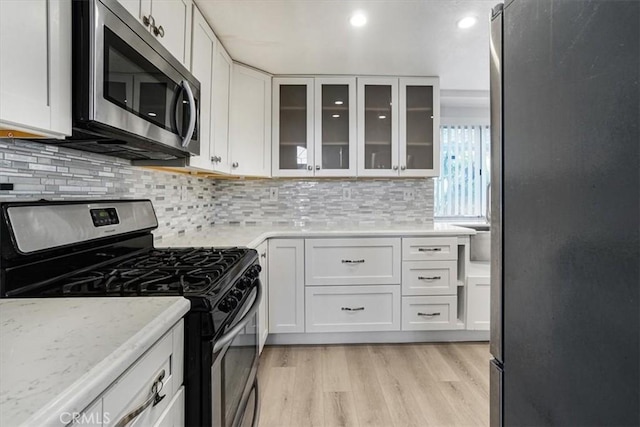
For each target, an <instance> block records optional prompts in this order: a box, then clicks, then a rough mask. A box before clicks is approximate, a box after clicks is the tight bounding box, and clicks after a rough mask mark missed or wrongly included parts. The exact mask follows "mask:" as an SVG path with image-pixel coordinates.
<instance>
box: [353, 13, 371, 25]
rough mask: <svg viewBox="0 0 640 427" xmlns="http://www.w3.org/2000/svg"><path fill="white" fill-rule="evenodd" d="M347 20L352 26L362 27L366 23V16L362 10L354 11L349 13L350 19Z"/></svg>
mask: <svg viewBox="0 0 640 427" xmlns="http://www.w3.org/2000/svg"><path fill="white" fill-rule="evenodd" d="M349 22H350V23H351V25H353V26H354V27H362V26H363V25H365V24H366V23H367V17H366V16H365V15H364V13H362V12H354V14H353V15H351V19H349Z"/></svg>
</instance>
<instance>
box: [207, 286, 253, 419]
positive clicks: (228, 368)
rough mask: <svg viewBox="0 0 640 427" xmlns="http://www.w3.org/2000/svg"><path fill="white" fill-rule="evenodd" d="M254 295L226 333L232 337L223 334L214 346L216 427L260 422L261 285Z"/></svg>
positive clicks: (212, 371) (213, 413)
mask: <svg viewBox="0 0 640 427" xmlns="http://www.w3.org/2000/svg"><path fill="white" fill-rule="evenodd" d="M252 294H253V295H251V296H250V297H249V298H248V299H247V302H246V303H245V307H244V308H243V309H242V310H240V312H239V313H244V314H243V315H242V316H239V320H238V321H237V322H235V323H234V324H232V326H231V328H230V330H229V332H228V333H227V334H225V336H229V338H228V339H225V337H222V339H220V340H218V341H217V342H216V343H215V344H214V347H213V353H214V354H213V363H212V367H211V385H212V397H213V405H212V408H211V412H212V425H213V426H215V427H237V426H243V427H244V426H253V427H256V426H257V424H258V417H259V407H260V406H259V405H260V400H259V395H258V381H257V371H258V358H259V334H258V328H257V327H256V326H255V325H257V312H256V309H257V307H258V305H259V303H260V299H261V298H262V285H261V284H259V285H258V286H257V287H256V289H255V290H254V291H253V292H252ZM254 295H255V297H254ZM231 336H232V337H231Z"/></svg>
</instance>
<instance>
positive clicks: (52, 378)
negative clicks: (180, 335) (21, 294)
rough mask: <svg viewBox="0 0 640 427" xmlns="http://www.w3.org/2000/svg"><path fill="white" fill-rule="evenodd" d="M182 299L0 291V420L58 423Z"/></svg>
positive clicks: (165, 321) (117, 370)
mask: <svg viewBox="0 0 640 427" xmlns="http://www.w3.org/2000/svg"><path fill="white" fill-rule="evenodd" d="M189 307H190V303H189V301H188V300H186V299H184V298H182V297H145V298H124V297H123V298H121V297H109V298H37V299H0V426H7V427H8V426H12V427H13V426H18V425H26V426H50V425H60V424H61V421H60V415H61V414H63V413H65V412H80V411H82V410H83V409H85V408H86V407H87V406H88V405H89V404H91V402H92V401H93V400H95V398H97V397H98V396H99V395H100V393H102V392H103V391H104V390H105V389H106V388H107V387H108V386H109V385H110V384H111V383H113V381H115V380H116V379H117V378H118V377H119V376H120V375H121V374H122V373H123V372H124V371H125V370H126V369H127V368H128V367H129V366H131V365H132V364H133V363H134V362H135V361H136V360H137V359H138V358H139V357H140V356H142V354H143V353H144V352H146V351H147V350H148V349H149V348H150V347H151V346H152V345H153V344H154V343H155V342H156V341H157V340H158V339H159V338H160V337H162V335H164V334H165V333H166V332H167V331H168V330H169V329H170V328H171V327H172V326H173V325H174V324H175V323H176V322H177V321H178V320H180V319H181V318H182V317H183V316H184V315H185V314H186V313H187V311H188V310H189Z"/></svg>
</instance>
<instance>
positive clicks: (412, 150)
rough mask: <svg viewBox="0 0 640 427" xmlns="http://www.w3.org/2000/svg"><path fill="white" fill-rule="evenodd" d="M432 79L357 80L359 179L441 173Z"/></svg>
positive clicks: (437, 98) (437, 108) (434, 80)
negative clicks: (362, 177) (361, 177)
mask: <svg viewBox="0 0 640 427" xmlns="http://www.w3.org/2000/svg"><path fill="white" fill-rule="evenodd" d="M439 92H440V91H439V83H438V78H436V77H425V78H404V77H402V78H399V79H398V78H358V153H359V154H358V175H359V176H380V177H396V176H400V177H423V176H437V175H438V174H439V173H440V163H439V161H440V96H439Z"/></svg>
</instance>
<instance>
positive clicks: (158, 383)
mask: <svg viewBox="0 0 640 427" xmlns="http://www.w3.org/2000/svg"><path fill="white" fill-rule="evenodd" d="M164 376H165V372H164V369H163V370H162V372H160V375H158V377H157V378H156V380H155V381H154V382H153V385H152V386H151V394H150V396H149V397H148V398H147V400H145V401H144V403H143V404H142V405H140V406H138V407H137V408H136V409H134V410H133V411H131V412H129V413H128V414H126V415H125V416H123V417H122V418H121V419H120V421H118V422H117V423H116V424H115V427H125V426H127V425H129V424H130V423H131V422H132V421H133V420H135V419H136V418H138V416H139V415H140V414H142V413H143V412H144V411H145V409H147V408H148V407H149V406H152V404H153V406H156V405H157V404H158V403H160V401H161V400H162V399H164V398H165V397H166V396H167V395H166V394H163V395H162V396H160V392H161V391H162V386H163V385H164V383H163V382H162V380H163V379H164Z"/></svg>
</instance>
